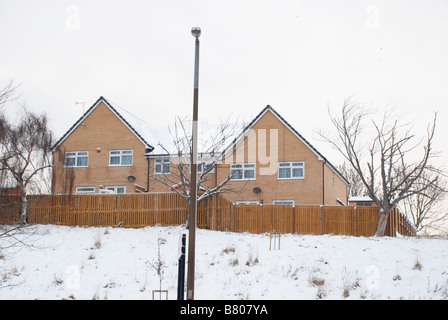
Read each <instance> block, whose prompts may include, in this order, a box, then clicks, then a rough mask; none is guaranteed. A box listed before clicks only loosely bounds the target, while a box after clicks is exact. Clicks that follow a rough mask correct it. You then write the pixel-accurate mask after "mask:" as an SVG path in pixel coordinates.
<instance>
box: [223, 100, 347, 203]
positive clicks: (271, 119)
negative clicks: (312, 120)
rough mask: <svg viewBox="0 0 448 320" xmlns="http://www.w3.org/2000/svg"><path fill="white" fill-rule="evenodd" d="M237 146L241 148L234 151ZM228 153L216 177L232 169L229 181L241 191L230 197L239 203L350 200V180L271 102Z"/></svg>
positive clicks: (227, 195)
mask: <svg viewBox="0 0 448 320" xmlns="http://www.w3.org/2000/svg"><path fill="white" fill-rule="evenodd" d="M251 140H252V141H251ZM238 145H240V146H239V147H238ZM235 147H236V148H237V149H240V150H242V152H238V151H236V152H234V150H235ZM225 153H226V157H227V158H226V159H227V160H224V161H223V162H224V163H228V165H223V166H222V168H218V172H217V174H218V176H219V177H218V179H217V180H218V181H219V180H221V179H223V176H225V175H227V174H228V173H229V171H230V173H231V175H232V179H231V181H230V182H229V184H230V186H233V187H234V188H235V189H236V190H240V192H239V194H234V193H229V194H226V197H229V198H230V199H231V200H233V201H234V202H236V203H248V204H253V203H260V204H261V203H265V204H271V203H272V204H288V205H295V204H310V205H316V204H324V205H346V203H347V186H348V184H349V183H348V181H347V180H346V179H345V178H344V177H343V176H342V174H340V173H339V172H338V170H337V169H336V168H335V167H334V166H333V165H332V164H331V163H330V162H329V161H328V159H327V158H325V157H324V156H323V155H322V154H321V153H320V152H319V151H317V150H316V148H315V147H314V146H312V145H311V143H309V142H308V141H307V140H306V139H305V138H304V137H303V136H302V135H301V134H300V133H299V132H298V131H297V130H295V129H294V128H293V127H292V126H291V125H290V124H289V123H288V122H287V121H286V120H285V119H284V118H283V117H282V116H281V115H280V114H279V113H278V112H277V111H276V110H274V108H272V107H271V106H269V105H268V106H266V107H265V108H264V109H263V110H262V111H261V112H260V113H259V114H258V115H257V116H256V117H255V118H254V119H253V120H252V122H251V123H249V125H248V126H247V127H246V128H245V129H244V130H243V132H242V134H241V135H240V136H239V138H238V139H237V140H236V141H235V142H234V143H233V144H232V145H231V146H229V147H228V148H227V150H226V151H225ZM229 159H231V161H229Z"/></svg>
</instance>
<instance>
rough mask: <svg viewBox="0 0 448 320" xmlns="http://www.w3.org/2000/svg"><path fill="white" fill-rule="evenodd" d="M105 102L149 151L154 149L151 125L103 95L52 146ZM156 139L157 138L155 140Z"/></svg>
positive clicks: (55, 145)
mask: <svg viewBox="0 0 448 320" xmlns="http://www.w3.org/2000/svg"><path fill="white" fill-rule="evenodd" d="M101 102H103V103H104V104H105V105H106V106H107V107H108V108H109V109H110V110H111V111H112V112H113V113H114V114H115V115H116V116H117V117H118V118H119V119H120V120H121V121H122V122H123V123H124V124H125V125H126V127H128V129H129V130H130V131H131V132H132V133H133V134H134V135H135V136H136V137H137V138H138V139H139V140H140V141H141V142H142V143H143V144H144V145H145V147H146V148H147V149H148V152H150V151H152V150H153V149H154V147H153V146H152V145H151V144H150V143H149V142H148V140H150V141H153V140H154V138H153V134H152V132H151V126H150V125H149V124H147V123H146V122H144V121H143V120H141V119H139V118H138V117H136V116H134V115H133V114H132V113H129V112H128V111H126V110H125V109H123V108H121V107H119V106H117V105H112V104H111V103H110V102H109V101H107V100H106V99H105V98H104V97H103V96H101V97H99V99H98V100H97V101H96V102H95V103H94V104H93V105H92V106H91V107H90V108H89V109H88V110H87V111H86V112H85V113H84V114H83V115H82V116H81V118H79V119H78V120H77V121H76V122H75V123H74V124H73V125H72V126H71V127H70V129H68V130H67V132H65V133H64V135H63V136H62V137H61V138H60V139H59V140H58V141H57V142H56V143H55V144H54V145H53V147H52V148H51V149H52V150H55V149H56V148H57V147H58V146H59V145H60V144H61V143H62V142H63V141H64V140H65V139H66V138H67V137H68V136H69V135H70V134H71V133H72V132H73V131H74V130H75V129H76V128H77V127H78V126H79V125H80V124H81V123H82V122H83V121H84V119H85V118H86V117H87V116H88V115H89V114H90V113H91V112H92V111H93V110H94V109H95V108H96V107H97V106H98V105H99V104H100V103H101ZM154 141H155V140H154Z"/></svg>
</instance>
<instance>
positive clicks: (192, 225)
mask: <svg viewBox="0 0 448 320" xmlns="http://www.w3.org/2000/svg"><path fill="white" fill-rule="evenodd" d="M191 34H192V35H193V37H195V38H196V42H195V55H194V94H193V128H192V135H193V137H192V143H191V149H192V151H191V179H190V214H189V215H188V226H189V229H188V273H187V300H194V264H195V246H196V239H195V238H196V215H197V207H198V197H197V181H196V179H197V171H198V170H197V164H198V150H197V144H198V143H197V142H198V94H199V92H198V89H199V88H198V87H199V36H200V35H201V28H197V27H194V28H191Z"/></svg>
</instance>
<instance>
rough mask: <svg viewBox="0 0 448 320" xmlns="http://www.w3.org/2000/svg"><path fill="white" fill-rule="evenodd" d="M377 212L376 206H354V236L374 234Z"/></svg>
mask: <svg viewBox="0 0 448 320" xmlns="http://www.w3.org/2000/svg"><path fill="white" fill-rule="evenodd" d="M379 213H380V212H379V209H378V208H377V207H356V229H357V231H356V236H364V237H371V236H374V235H375V232H376V227H377V224H378V218H379Z"/></svg>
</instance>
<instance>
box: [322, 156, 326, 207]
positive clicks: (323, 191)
mask: <svg viewBox="0 0 448 320" xmlns="http://www.w3.org/2000/svg"><path fill="white" fill-rule="evenodd" d="M326 163H327V159H325V158H324V159H323V161H322V205H323V206H324V205H325V164H326Z"/></svg>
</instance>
